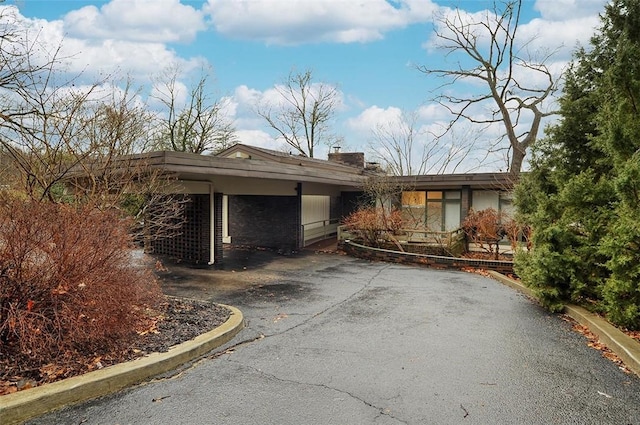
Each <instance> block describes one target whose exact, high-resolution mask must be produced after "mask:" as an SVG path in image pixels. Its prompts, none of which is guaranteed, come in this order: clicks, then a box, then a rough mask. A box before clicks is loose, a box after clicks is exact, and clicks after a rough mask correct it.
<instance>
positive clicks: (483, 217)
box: [462, 208, 506, 260]
mask: <svg viewBox="0 0 640 425" xmlns="http://www.w3.org/2000/svg"><path fill="white" fill-rule="evenodd" d="M503 217H504V214H502V213H500V212H498V211H496V210H495V209H493V208H487V209H484V210H479V211H475V210H473V209H471V210H469V213H468V214H467V216H466V217H465V219H464V221H463V222H462V230H463V231H464V233H465V235H466V236H467V238H468V240H470V241H471V242H474V243H476V244H477V245H478V246H479V247H480V248H481V249H483V250H485V251H486V252H488V253H490V254H492V255H493V257H494V258H495V259H496V260H497V259H498V258H499V256H500V244H499V243H500V240H502V238H503V237H504V236H505V235H506V232H505V229H504V226H503V225H502V220H503Z"/></svg>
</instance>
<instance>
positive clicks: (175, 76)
mask: <svg viewBox="0 0 640 425" xmlns="http://www.w3.org/2000/svg"><path fill="white" fill-rule="evenodd" d="M180 76H181V70H180V68H179V67H178V66H176V65H173V66H170V67H168V68H167V69H165V70H164V72H163V74H162V75H161V76H160V77H159V78H158V79H157V81H156V87H155V89H156V94H155V95H152V97H153V98H155V99H156V100H158V101H159V102H160V103H161V104H162V106H163V107H164V110H163V111H161V112H160V113H159V114H158V116H157V123H158V129H157V131H156V134H155V136H156V138H157V140H156V144H157V146H158V147H159V148H161V149H169V150H173V151H178V152H191V153H198V154H202V153H216V152H219V151H221V150H224V149H226V148H227V147H229V146H231V145H232V144H233V143H234V142H235V141H236V137H235V128H234V127H233V123H232V122H231V121H230V120H229V119H228V118H227V117H226V116H225V115H224V112H223V106H224V104H223V102H222V101H221V100H220V99H213V98H212V96H211V95H210V94H209V92H208V91H209V90H210V88H209V86H208V81H209V78H210V75H209V74H208V73H207V72H206V71H205V70H202V72H201V74H200V77H199V78H198V80H197V81H196V82H195V84H194V85H193V86H192V87H190V88H185V87H184V86H183V85H182V83H181V82H180V81H179V78H180ZM185 90H186V91H187V92H185ZM183 97H186V99H184V100H183Z"/></svg>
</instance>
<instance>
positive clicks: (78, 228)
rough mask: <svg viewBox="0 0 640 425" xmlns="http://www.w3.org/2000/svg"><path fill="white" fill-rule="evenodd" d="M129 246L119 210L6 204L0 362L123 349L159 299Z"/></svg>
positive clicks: (1, 230) (0, 260) (1, 210)
mask: <svg viewBox="0 0 640 425" xmlns="http://www.w3.org/2000/svg"><path fill="white" fill-rule="evenodd" d="M131 246H132V245H131V240H130V237H129V236H128V234H127V223H126V222H125V221H123V220H122V219H121V218H120V217H119V215H118V214H116V213H115V212H100V211H96V210H92V209H89V208H87V207H76V206H69V205H61V204H54V203H48V202H37V201H31V200H28V201H27V200H21V199H15V198H10V199H7V198H5V199H1V200H0V359H1V358H2V357H5V359H7V358H8V359H12V364H17V365H18V367H24V365H28V366H30V367H33V366H34V365H46V364H49V363H51V362H55V361H56V360H58V359H65V358H66V359H68V358H70V357H73V353H75V352H80V353H94V352H95V353H100V352H106V351H109V350H118V349H123V348H124V347H125V346H126V344H127V343H128V342H129V341H131V339H132V338H133V337H134V336H135V334H136V331H137V330H138V329H140V327H141V326H143V325H144V322H145V319H147V317H146V316H145V315H146V312H147V308H152V307H155V306H157V303H158V302H159V301H160V300H161V291H160V288H159V286H158V284H157V282H156V280H155V278H154V277H153V275H152V273H151V272H150V271H148V270H145V269H143V268H141V267H136V266H135V265H134V264H133V263H134V262H133V261H132V251H131V249H130V248H131ZM21 364H22V365H23V366H20V365H21Z"/></svg>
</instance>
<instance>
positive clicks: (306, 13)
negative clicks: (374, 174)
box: [7, 0, 606, 171]
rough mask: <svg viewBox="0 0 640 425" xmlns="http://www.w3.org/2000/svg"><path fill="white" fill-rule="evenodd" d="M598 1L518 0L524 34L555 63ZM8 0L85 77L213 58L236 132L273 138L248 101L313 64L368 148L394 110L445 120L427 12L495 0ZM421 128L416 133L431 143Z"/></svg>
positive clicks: (423, 122) (349, 145) (428, 121)
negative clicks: (425, 70) (437, 99)
mask: <svg viewBox="0 0 640 425" xmlns="http://www.w3.org/2000/svg"><path fill="white" fill-rule="evenodd" d="M605 2H606V1H605V0H536V1H534V0H525V1H524V6H523V7H524V9H523V16H522V18H521V34H522V35H523V37H524V38H527V39H533V42H532V46H533V48H535V49H552V50H555V49H557V51H556V53H555V54H554V56H553V58H552V66H553V68H554V69H556V70H558V71H559V70H561V69H562V67H563V66H564V65H566V63H567V61H568V60H569V59H570V57H571V52H572V50H573V48H574V47H575V46H576V45H577V43H581V44H583V45H586V44H588V40H589V37H590V36H591V35H592V33H593V29H594V28H595V27H596V26H597V23H598V19H597V16H598V13H600V12H602V10H603V8H604V4H605ZM7 4H8V5H14V4H15V5H17V7H18V9H19V12H20V14H21V15H22V16H24V18H25V25H31V26H32V27H34V28H38V30H39V34H40V36H41V37H44V38H46V40H47V41H48V42H49V43H51V45H56V43H59V44H61V45H63V46H64V48H63V52H64V53H65V54H67V55H73V61H72V62H73V63H72V64H71V65H70V71H74V70H75V71H78V72H79V71H82V72H84V75H86V76H88V77H89V76H91V75H92V74H93V73H95V75H97V73H98V72H99V71H107V72H114V71H115V72H118V73H123V74H124V73H127V74H129V75H131V76H133V77H134V78H135V79H136V82H137V83H138V84H140V85H141V86H148V85H149V83H150V81H151V77H152V76H154V75H157V74H158V73H159V71H160V70H161V69H162V68H163V67H164V66H166V65H168V64H170V63H179V64H181V67H182V68H183V69H185V70H189V69H193V70H195V69H200V67H201V66H202V65H203V64H208V65H211V66H212V68H213V76H214V78H215V82H214V85H213V89H214V90H215V92H216V96H219V97H220V98H224V99H225V102H226V104H228V110H227V113H228V115H229V118H230V119H232V120H234V122H235V126H236V128H237V130H238V137H239V139H240V141H242V142H243V143H247V144H253V145H258V146H264V147H270V148H275V149H279V148H280V147H282V143H281V142H279V141H278V140H276V139H274V134H273V133H270V132H269V130H268V128H266V127H265V125H264V122H263V121H262V120H261V119H259V118H258V117H257V116H256V115H255V114H253V113H252V103H253V102H256V101H258V100H259V99H265V98H267V97H269V96H273V87H274V85H275V84H278V83H280V82H282V81H283V79H284V78H285V77H286V76H287V75H288V74H289V72H290V71H291V70H292V69H296V70H306V69H310V70H312V71H313V75H314V81H316V82H321V83H325V84H330V85H335V86H336V87H337V88H338V90H339V91H340V93H341V95H342V104H341V106H340V108H339V111H338V114H337V116H336V119H335V121H334V123H333V126H332V130H333V132H334V133H335V134H337V135H339V136H342V137H343V138H344V140H345V141H344V144H343V145H344V148H346V149H348V150H361V151H367V152H368V155H370V156H375V155H376V149H375V141H374V137H373V133H372V130H373V129H375V128H376V127H377V126H378V125H380V123H389V122H393V120H395V119H397V118H398V116H399V114H400V112H401V111H404V112H405V113H406V112H415V113H416V114H417V115H416V116H417V117H418V118H417V125H418V126H419V128H421V129H429V128H432V127H433V126H434V125H438V123H439V124H442V123H443V122H445V121H446V120H447V115H446V113H445V112H444V111H443V110H442V109H441V108H438V107H437V106H436V105H435V104H434V103H433V102H431V101H430V99H431V98H432V97H433V96H434V95H435V94H437V92H432V91H433V90H434V89H436V88H437V87H438V86H439V84H440V82H439V81H437V80H436V79H435V78H433V77H428V76H426V75H424V74H422V73H420V72H418V71H417V70H416V69H415V67H414V65H425V64H428V65H429V66H436V67H440V66H445V65H446V64H445V63H444V61H445V56H444V54H443V52H442V51H441V50H438V49H436V48H434V47H433V46H432V44H430V40H432V39H433V31H434V25H433V19H434V14H437V13H439V12H443V11H446V10H448V9H447V8H455V7H458V8H460V10H461V11H463V12H465V13H469V14H472V13H482V11H483V10H485V9H486V8H488V7H490V6H491V4H492V2H489V1H485V0H467V1H438V0H359V1H356V0H244V1H241V0H208V1H205V0H111V1H85V0H77V1H74V0H19V1H16V2H15V3H13V2H11V1H10V2H8V3H7ZM450 59H451V58H450ZM185 78H186V77H185ZM185 81H186V80H185ZM450 89H451V88H450ZM453 89H456V90H461V91H464V90H474V89H476V90H477V89H478V88H477V87H476V88H474V87H472V86H471V87H470V86H459V87H456V88H453ZM473 131H474V130H470V129H468V128H463V129H461V130H460V131H459V132H458V135H457V136H455V137H457V142H456V141H452V143H459V144H460V145H461V146H464V143H465V141H464V138H465V137H469V136H468V134H469V133H470V132H471V133H473ZM496 131H499V130H496ZM427 133H428V131H426V130H425V132H424V134H425V136H424V140H423V141H422V142H423V143H429V140H428V136H426V134H427ZM493 136H495V134H494V135H493ZM493 136H490V135H489V136H486V137H493ZM326 150H327V149H326V148H324V150H323V148H320V154H319V155H316V156H317V157H323V156H324V155H326ZM378 154H379V152H378ZM499 162H500V161H499V160H497V161H496V160H495V158H494V160H493V161H488V162H487V164H485V165H484V166H483V167H484V168H487V169H491V168H500V167H502V165H500V164H499ZM476 163H477V161H476ZM476 165H477V164H476ZM472 167H473V166H469V167H468V168H469V169H470V168H472ZM449 171H451V170H449ZM455 171H468V169H458V170H455Z"/></svg>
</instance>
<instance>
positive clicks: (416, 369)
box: [29, 251, 640, 424]
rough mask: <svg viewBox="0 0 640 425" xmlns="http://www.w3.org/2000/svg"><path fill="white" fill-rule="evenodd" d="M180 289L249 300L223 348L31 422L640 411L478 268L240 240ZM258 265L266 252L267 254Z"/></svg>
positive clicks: (560, 328)
mask: <svg viewBox="0 0 640 425" xmlns="http://www.w3.org/2000/svg"><path fill="white" fill-rule="evenodd" d="M234 255H236V258H235V259H234V260H233V261H231V259H230V261H229V262H228V267H227V269H225V270H223V271H209V270H199V269H188V268H171V267H170V271H169V272H168V273H166V274H165V275H164V276H163V280H164V287H165V290H166V291H167V292H169V293H173V294H176V295H187V296H191V297H200V298H206V299H213V300H215V301H217V302H221V303H225V304H230V305H234V306H236V307H238V308H240V310H241V311H242V312H243V314H244V317H245V319H246V321H247V325H248V326H247V327H246V328H245V329H244V330H243V331H241V332H240V334H239V335H238V336H237V337H236V338H235V339H234V340H233V341H232V342H231V343H230V345H228V346H226V347H224V348H223V349H222V350H220V351H219V352H217V353H215V354H212V355H210V356H208V357H207V358H205V359H204V360H202V361H200V362H199V363H197V364H195V365H194V366H193V367H191V368H190V369H188V370H184V371H182V372H180V373H177V374H175V375H173V376H170V377H164V378H163V379H158V380H155V381H153V382H151V383H147V384H144V385H140V386H138V387H135V388H132V389H130V390H126V391H122V392H120V393H117V394H115V395H112V396H108V397H104V398H102V399H99V400H95V401H92V402H88V403H84V404H82V405H79V406H76V407H71V408H68V409H65V410H62V411H59V412H55V413H53V414H49V415H46V416H43V417H40V418H38V419H36V420H33V421H31V422H29V423H31V424H52V423H56V424H78V423H82V424H270V423H277V424H431V423H432V424H462V423H464V424H467V423H472V424H493V423H509V424H512V423H522V424H539V423H556V424H576V423H579V424H631V423H640V379H639V378H638V377H636V376H635V375H628V374H625V373H623V372H622V371H621V370H620V369H619V368H618V367H617V366H615V365H614V364H613V363H611V362H610V361H608V360H606V359H604V358H603V357H602V356H601V354H600V353H599V352H598V351H596V350H593V349H591V348H589V347H587V342H586V340H585V339H584V338H583V337H582V336H580V335H578V334H576V333H575V332H573V331H572V330H571V328H570V324H568V323H567V322H565V321H563V320H562V319H561V318H560V317H558V316H555V315H550V314H548V313H547V312H545V311H544V310H542V309H541V308H539V307H538V306H537V305H535V304H534V303H532V302H531V301H530V300H529V299H528V298H526V297H525V296H523V295H522V294H520V293H518V292H516V291H514V290H513V289H511V288H509V287H506V286H504V285H502V284H501V283H499V282H497V281H495V280H493V279H489V278H484V277H481V276H478V275H474V274H467V273H462V272H451V271H437V270H429V269H422V268H418V267H408V266H399V265H392V264H382V263H368V262H364V261H361V260H356V259H352V258H349V257H344V256H339V255H331V254H310V253H307V254H304V255H297V256H293V257H277V256H274V255H272V254H270V253H267V252H250V251H247V252H237V253H234ZM254 264H255V265H257V266H255V267H254Z"/></svg>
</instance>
